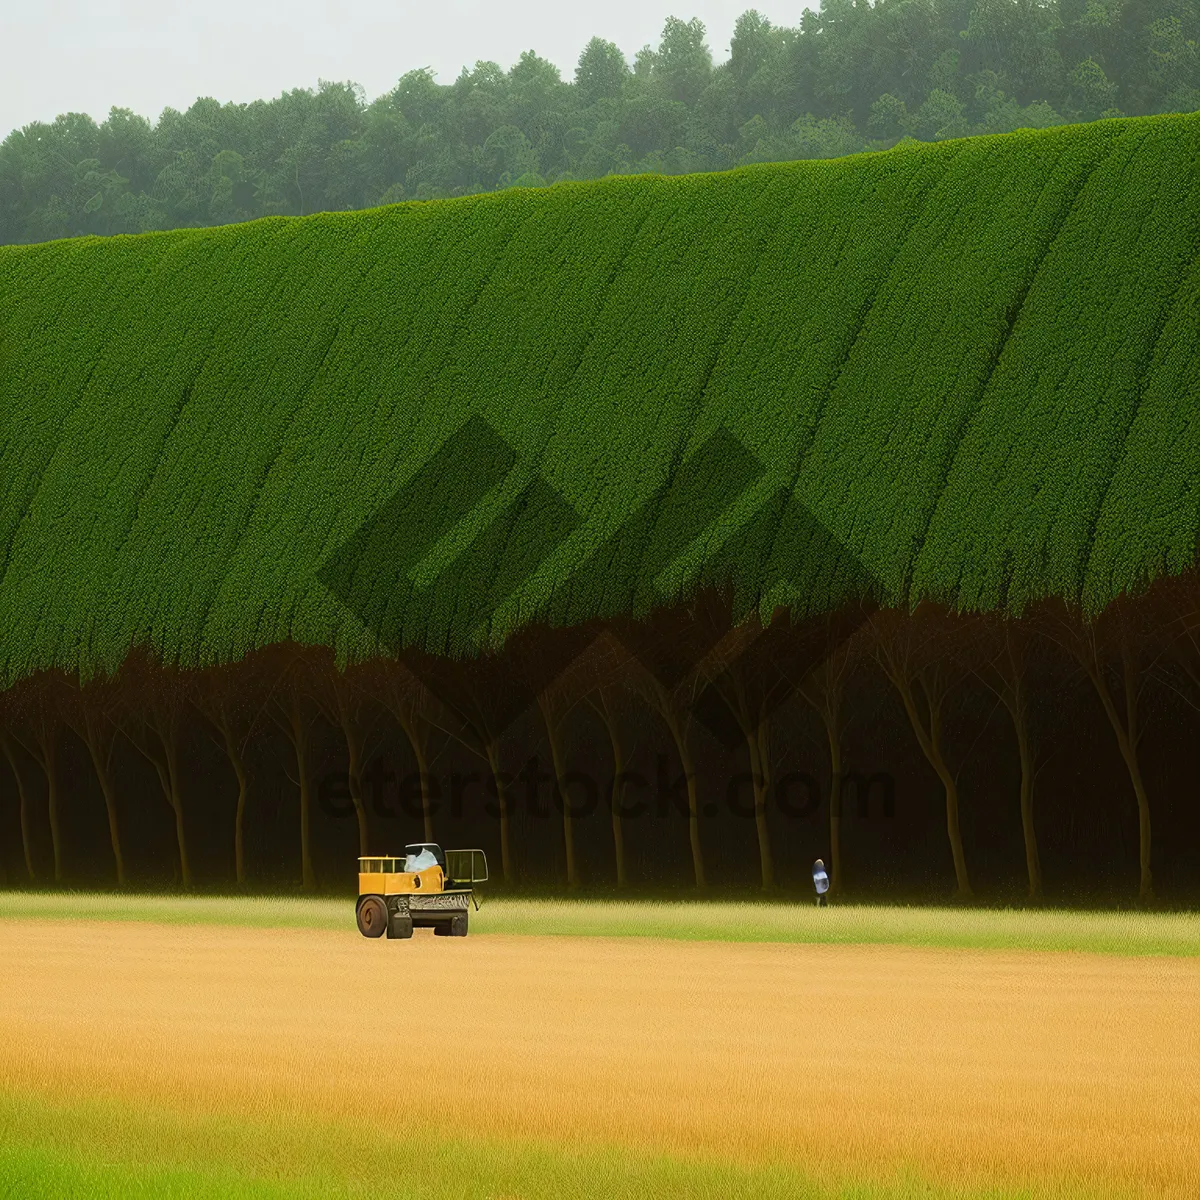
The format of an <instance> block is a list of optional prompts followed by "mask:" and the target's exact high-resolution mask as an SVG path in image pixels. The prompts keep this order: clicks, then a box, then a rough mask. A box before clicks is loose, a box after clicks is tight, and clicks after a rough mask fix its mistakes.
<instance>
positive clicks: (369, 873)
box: [356, 842, 488, 938]
mask: <svg viewBox="0 0 1200 1200" xmlns="http://www.w3.org/2000/svg"><path fill="white" fill-rule="evenodd" d="M487 877H488V874H487V858H486V857H485V856H484V853H483V851H482V850H446V851H443V850H442V848H441V847H440V846H436V845H434V843H433V842H414V843H413V844H412V845H410V846H405V847H404V854H403V856H402V857H395V858H360V859H359V860H358V907H357V909H356V913H357V916H358V930H359V932H360V933H361V934H362V935H363V937H370V938H376V937H382V936H383V934H384V933H386V934H387V935H388V937H390V938H410V937H412V934H413V930H414V929H422V928H426V929H428V928H432V929H433V932H434V933H435V934H438V935H440V936H442V937H466V936H467V912H468V909H469V907H470V905H471V904H472V902H473V903H474V905H475V908H476V909H478V908H479V901H478V900H477V899H476V897H475V885H476V884H477V883H486V882H487Z"/></svg>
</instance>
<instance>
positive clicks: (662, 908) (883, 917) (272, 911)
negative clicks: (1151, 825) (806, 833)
mask: <svg viewBox="0 0 1200 1200" xmlns="http://www.w3.org/2000/svg"><path fill="white" fill-rule="evenodd" d="M5 918H12V919H25V920H45V919H50V920H71V921H79V920H84V921H88V920H91V921H152V922H157V923H161V924H166V925H207V924H213V925H234V926H238V925H240V926H246V927H249V928H259V929H326V930H339V929H340V930H345V931H347V932H349V931H351V930H352V929H353V928H354V905H353V901H352V900H350V899H346V900H335V899H314V898H295V899H292V898H285V897H221V896H210V897H205V896H159V895H145V896H117V895H113V894H112V893H111V892H107V893H104V892H74V893H72V892H66V893H64V892H0V920H3V919H5ZM471 929H472V936H476V935H481V934H483V935H486V934H508V935H515V934H533V935H552V936H559V937H589V936H590V937H651V938H670V939H672V940H676V939H678V940H684V941H720V942H793V943H807V944H811V945H872V944H874V945H894V946H928V947H940V948H959V949H970V948H975V949H990V950H1072V951H1088V952H1092V953H1099V954H1124V955H1129V954H1139V955H1172V956H1184V957H1200V915H1198V914H1196V913H1193V912H1188V913H1146V912H1124V913H1122V912H1067V911H1063V910H1061V909H1057V910H1056V909H1044V910H1040V909H1025V910H1012V909H992V910H989V909H967V908H961V907H958V908H934V907H929V906H925V907H912V908H909V907H901V906H889V905H867V904H847V905H837V906H834V907H829V908H824V909H817V908H816V907H815V906H813V905H808V904H805V905H797V904H776V903H770V902H761V903H755V902H722V901H695V900H681V901H612V900H519V899H499V898H497V899H488V900H487V901H486V902H485V903H484V904H483V906H482V907H481V908H480V910H479V911H478V912H476V913H473V914H472V916H471Z"/></svg>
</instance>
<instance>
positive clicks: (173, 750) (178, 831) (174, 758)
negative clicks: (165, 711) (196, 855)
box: [163, 723, 192, 888]
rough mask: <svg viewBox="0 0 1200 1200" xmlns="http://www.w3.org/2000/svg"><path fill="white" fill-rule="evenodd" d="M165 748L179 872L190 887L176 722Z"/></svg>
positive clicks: (184, 884) (172, 726)
mask: <svg viewBox="0 0 1200 1200" xmlns="http://www.w3.org/2000/svg"><path fill="white" fill-rule="evenodd" d="M163 748H164V750H165V752H166V764H167V777H166V783H165V786H166V789H167V799H168V800H169V801H170V803H171V808H172V809H174V811H175V841H176V843H177V844H178V846H179V873H180V876H181V877H182V880H183V886H184V887H185V888H190V887H191V886H192V866H191V863H190V861H189V860H188V848H187V837H186V835H185V833H184V828H183V793H182V791H181V790H180V776H179V741H178V738H177V736H176V732H175V728H174V723H172V725H171V727H170V729H169V730H168V731H167V732H166V736H164V737H163Z"/></svg>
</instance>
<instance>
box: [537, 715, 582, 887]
mask: <svg viewBox="0 0 1200 1200" xmlns="http://www.w3.org/2000/svg"><path fill="white" fill-rule="evenodd" d="M538 707H539V708H540V709H541V710H542V721H543V722H544V724H545V726H546V737H547V738H548V739H549V741H550V758H551V761H552V762H553V763H554V787H555V791H556V792H557V793H558V798H559V800H560V801H561V802H562V820H563V848H564V850H565V851H566V858H567V887H569V888H576V887H578V886H579V874H578V871H577V869H576V865H575V825H574V815H573V814H572V812H571V798H570V796H568V795H567V788H566V784H565V782H564V778H565V776H566V764H565V755H564V754H563V747H562V728H561V725H560V723H559V721H557V720H556V719H555V717H554V713H553V711H552V705H551V704H550V702H549V701H547V700H545V699H544V697H543V696H541V695H539V696H538Z"/></svg>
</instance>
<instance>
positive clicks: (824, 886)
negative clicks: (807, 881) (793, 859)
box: [813, 858, 829, 908]
mask: <svg viewBox="0 0 1200 1200" xmlns="http://www.w3.org/2000/svg"><path fill="white" fill-rule="evenodd" d="M813 887H814V888H816V889H817V907H818V908H824V907H825V893H826V892H827V891H829V875H828V874H827V872H826V870H825V864H824V863H823V862H822V861H821V860H820V859H819V858H818V859H817V861H816V862H815V863H813Z"/></svg>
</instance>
